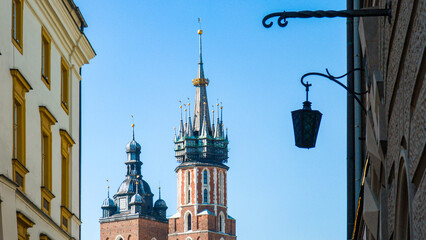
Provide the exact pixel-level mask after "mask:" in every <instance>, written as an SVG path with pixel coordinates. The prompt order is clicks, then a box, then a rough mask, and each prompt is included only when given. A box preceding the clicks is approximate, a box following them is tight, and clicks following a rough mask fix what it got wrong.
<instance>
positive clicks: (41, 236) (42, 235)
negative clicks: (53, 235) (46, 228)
mask: <svg viewBox="0 0 426 240" xmlns="http://www.w3.org/2000/svg"><path fill="white" fill-rule="evenodd" d="M40 240H51V239H50V238H49V237H48V236H47V235H46V234H43V233H42V234H40Z"/></svg>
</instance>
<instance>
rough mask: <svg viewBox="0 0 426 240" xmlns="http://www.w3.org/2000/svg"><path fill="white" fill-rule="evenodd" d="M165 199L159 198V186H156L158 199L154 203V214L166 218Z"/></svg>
mask: <svg viewBox="0 0 426 240" xmlns="http://www.w3.org/2000/svg"><path fill="white" fill-rule="evenodd" d="M167 208H168V207H167V204H166V201H164V200H163V199H161V187H159V188H158V200H157V201H155V203H154V212H155V214H156V215H157V216H158V217H159V218H161V219H166V211H167Z"/></svg>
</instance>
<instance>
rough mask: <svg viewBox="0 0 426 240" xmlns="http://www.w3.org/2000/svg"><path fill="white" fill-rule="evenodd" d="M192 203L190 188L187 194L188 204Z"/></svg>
mask: <svg viewBox="0 0 426 240" xmlns="http://www.w3.org/2000/svg"><path fill="white" fill-rule="evenodd" d="M189 203H191V190H190V189H189V190H188V192H187V195H186V204H189Z"/></svg>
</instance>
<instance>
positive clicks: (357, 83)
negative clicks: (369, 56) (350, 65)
mask: <svg viewBox="0 0 426 240" xmlns="http://www.w3.org/2000/svg"><path fill="white" fill-rule="evenodd" d="M353 1H354V9H355V10H356V9H359V8H360V1H359V0H353ZM358 26H359V17H356V18H354V67H355V68H361V46H360V40H359V32H358ZM354 77H355V79H354V90H355V92H361V71H356V73H354ZM361 114H362V113H361V106H360V105H359V103H358V102H357V103H355V198H354V200H355V208H354V209H357V207H358V197H359V191H360V189H361V172H362V142H361V140H360V138H361V137H362V136H361V130H362V129H361V126H362V119H361V117H362V115H361Z"/></svg>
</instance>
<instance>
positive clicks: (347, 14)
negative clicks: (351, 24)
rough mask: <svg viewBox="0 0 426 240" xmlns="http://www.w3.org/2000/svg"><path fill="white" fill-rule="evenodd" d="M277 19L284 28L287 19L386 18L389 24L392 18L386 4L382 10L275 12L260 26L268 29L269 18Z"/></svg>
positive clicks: (271, 22) (389, 7) (390, 6)
mask: <svg viewBox="0 0 426 240" xmlns="http://www.w3.org/2000/svg"><path fill="white" fill-rule="evenodd" d="M274 17H278V20H277V23H278V26H280V27H285V26H287V24H288V21H287V18H324V17H326V18H335V17H343V18H352V17H388V21H389V23H390V22H391V18H392V2H390V1H389V2H388V3H387V4H386V7H385V8H384V9H373V8H371V9H358V10H341V11H334V10H329V11H323V10H318V11H299V12H286V11H283V12H275V13H271V14H268V15H266V16H265V17H264V18H263V20H262V24H263V26H264V27H265V28H270V27H272V25H273V21H270V22H269V23H266V21H268V20H269V19H270V18H274Z"/></svg>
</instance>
